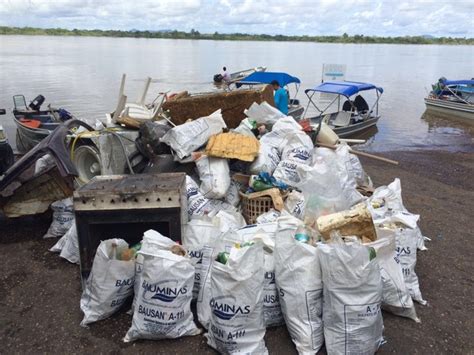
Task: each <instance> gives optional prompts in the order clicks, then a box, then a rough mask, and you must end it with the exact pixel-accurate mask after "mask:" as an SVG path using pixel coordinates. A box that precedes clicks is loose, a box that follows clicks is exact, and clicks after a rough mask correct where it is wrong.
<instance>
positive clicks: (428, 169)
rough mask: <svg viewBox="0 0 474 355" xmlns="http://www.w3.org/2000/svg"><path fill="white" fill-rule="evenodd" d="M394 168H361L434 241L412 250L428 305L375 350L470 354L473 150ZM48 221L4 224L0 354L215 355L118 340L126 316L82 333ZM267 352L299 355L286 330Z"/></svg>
mask: <svg viewBox="0 0 474 355" xmlns="http://www.w3.org/2000/svg"><path fill="white" fill-rule="evenodd" d="M385 156H387V157H390V158H392V159H397V160H399V161H400V162H401V164H400V166H398V167H396V166H391V165H387V164H384V163H379V162H375V161H372V160H367V159H365V160H363V165H364V167H365V168H366V170H367V172H368V173H369V174H370V176H371V177H372V179H373V180H374V183H375V184H376V185H377V186H378V185H383V184H388V183H390V182H391V181H392V180H393V179H394V178H395V177H399V178H400V179H401V181H402V189H403V197H404V202H405V206H406V207H407V208H408V209H409V210H410V211H411V212H413V213H418V214H421V223H420V225H421V228H422V231H423V233H424V234H425V235H426V236H429V237H431V238H432V242H430V243H428V244H427V246H428V248H429V250H428V251H424V252H419V253H418V265H417V268H416V271H417V274H418V276H419V278H420V284H421V291H422V293H423V296H424V298H425V299H426V300H428V302H429V305H428V306H424V307H423V306H420V305H417V312H418V315H419V317H420V318H421V319H422V323H421V324H417V323H415V322H413V321H411V320H408V319H404V318H400V317H395V316H392V315H390V314H387V313H384V325H385V337H386V339H387V341H388V343H387V344H385V345H384V346H383V347H382V348H381V351H380V353H399V354H407V353H410V354H413V353H420V354H429V353H431V354H440V353H450V354H466V353H469V352H471V351H474V340H473V338H472V332H473V331H474V322H473V321H472V317H471V312H472V311H469V309H471V310H472V309H474V301H473V298H472V294H473V284H474V282H473V281H474V278H473V276H472V268H471V266H472V256H473V255H474V245H473V243H472V240H471V239H472V238H471V237H472V231H473V230H474V220H473V218H472V211H474V180H473V179H472V176H474V153H448V152H440V151H428V152H426V151H418V152H391V153H386V154H385ZM49 223H50V219H49V218H48V216H40V217H35V218H25V219H21V220H17V221H9V222H5V221H0V245H1V250H2V258H1V259H0V266H1V270H2V272H1V276H0V329H1V330H0V343H1V344H2V345H3V351H4V352H5V353H11V352H15V353H26V352H30V353H32V352H48V353H64V352H75V353H82V352H84V353H85V352H88V353H90V352H93V351H94V352H97V351H98V352H113V353H122V352H124V353H132V352H137V351H138V352H141V353H151V352H153V353H160V354H165V353H166V354H174V353H176V354H178V353H188V354H189V353H199V354H205V353H210V354H212V353H214V352H213V351H212V350H211V349H210V348H209V347H208V346H207V345H206V341H205V338H204V337H202V336H197V337H192V338H182V339H178V340H175V341H139V342H136V343H135V344H132V345H125V344H123V343H122V341H121V339H122V337H123V336H124V335H125V333H126V331H127V329H128V327H129V326H130V322H131V318H130V316H129V315H126V314H125V313H121V314H118V315H116V316H114V317H112V318H111V319H108V320H105V321H102V322H99V323H97V324H94V325H92V326H91V327H90V328H89V329H85V328H82V327H80V326H79V323H80V321H81V319H82V314H81V312H80V309H79V298H80V292H81V288H80V282H79V269H78V267H77V266H76V265H71V264H69V263H67V262H66V261H65V260H62V259H60V258H59V257H58V256H57V255H56V254H53V253H51V252H49V251H48V249H49V248H50V247H51V246H52V245H53V244H54V242H55V241H53V240H42V239H41V236H42V235H43V234H44V233H45V231H46V230H47V228H48V226H49ZM266 342H267V347H268V349H269V350H270V353H271V354H292V353H295V349H294V346H293V344H292V342H291V340H290V338H289V336H288V333H287V331H286V328H285V327H280V328H276V329H271V330H268V331H267V335H266Z"/></svg>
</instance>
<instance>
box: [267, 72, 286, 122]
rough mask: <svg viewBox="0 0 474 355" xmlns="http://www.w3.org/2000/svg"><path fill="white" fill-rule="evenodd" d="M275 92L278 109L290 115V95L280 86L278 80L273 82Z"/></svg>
mask: <svg viewBox="0 0 474 355" xmlns="http://www.w3.org/2000/svg"><path fill="white" fill-rule="evenodd" d="M271 84H272V86H273V90H275V95H274V100H275V106H276V108H277V109H279V110H280V111H281V113H284V114H285V115H288V93H287V92H286V90H285V89H283V88H282V87H281V86H280V83H279V82H278V81H277V80H273V81H272V83H271Z"/></svg>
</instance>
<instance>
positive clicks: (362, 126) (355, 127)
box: [332, 116, 380, 138]
mask: <svg viewBox="0 0 474 355" xmlns="http://www.w3.org/2000/svg"><path fill="white" fill-rule="evenodd" d="M379 119H380V116H379V117H372V118H368V119H366V120H364V121H362V122H359V123H354V124H351V125H349V126H346V127H335V128H334V127H333V128H332V129H333V130H334V132H335V133H336V134H337V135H338V136H339V138H349V137H352V136H354V135H357V134H358V133H360V132H363V131H365V130H367V129H369V128H371V127H373V126H375V125H376V124H377V122H378V120H379Z"/></svg>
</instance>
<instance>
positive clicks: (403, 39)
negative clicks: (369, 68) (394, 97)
mask: <svg viewBox="0 0 474 355" xmlns="http://www.w3.org/2000/svg"><path fill="white" fill-rule="evenodd" d="M0 35H47V36H93V37H132V38H170V39H208V40H228V41H290V42H323V43H394V44H468V45H472V44H474V38H466V37H462V38H460V37H431V36H397V37H379V36H364V35H353V36H352V35H348V34H347V33H344V34H343V35H341V36H306V35H304V36H287V35H267V34H247V33H219V32H214V33H212V34H210V33H200V32H199V31H197V30H194V29H192V30H191V31H190V32H184V31H177V30H174V31H171V30H169V31H138V30H130V31H118V30H78V29H73V30H67V29H64V28H34V27H7V26H0Z"/></svg>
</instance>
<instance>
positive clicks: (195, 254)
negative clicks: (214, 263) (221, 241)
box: [182, 216, 221, 299]
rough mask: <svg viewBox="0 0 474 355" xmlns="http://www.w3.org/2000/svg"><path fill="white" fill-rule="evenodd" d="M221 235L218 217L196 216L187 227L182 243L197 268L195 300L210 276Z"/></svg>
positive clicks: (194, 288) (194, 290)
mask: <svg viewBox="0 0 474 355" xmlns="http://www.w3.org/2000/svg"><path fill="white" fill-rule="evenodd" d="M220 234H221V232H220V228H219V218H218V217H214V218H211V217H208V216H195V217H193V218H191V220H190V221H189V222H188V224H187V225H186V226H185V232H184V234H183V238H182V242H183V246H184V247H185V248H186V249H187V251H188V256H189V257H190V259H191V262H192V263H193V265H194V267H195V274H194V287H193V299H197V297H198V295H199V290H200V289H201V287H202V285H203V284H204V281H205V280H206V278H207V276H208V274H209V269H210V267H211V257H212V253H213V251H214V247H215V244H216V240H217V238H219V236H220Z"/></svg>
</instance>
